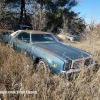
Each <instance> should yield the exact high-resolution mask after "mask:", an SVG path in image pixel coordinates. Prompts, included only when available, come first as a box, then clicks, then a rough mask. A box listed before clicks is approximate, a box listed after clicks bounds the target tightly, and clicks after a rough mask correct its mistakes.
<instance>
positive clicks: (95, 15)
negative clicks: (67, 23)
mask: <svg viewBox="0 0 100 100" xmlns="http://www.w3.org/2000/svg"><path fill="white" fill-rule="evenodd" d="M72 10H73V11H75V12H76V13H77V12H80V14H79V17H82V18H83V19H84V20H85V22H86V23H87V24H90V23H91V21H93V20H94V22H95V24H97V23H100V0H79V4H78V5H77V6H75V7H73V8H72Z"/></svg>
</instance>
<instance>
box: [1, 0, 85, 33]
mask: <svg viewBox="0 0 100 100" xmlns="http://www.w3.org/2000/svg"><path fill="white" fill-rule="evenodd" d="M77 4H78V2H77V1H76V0H0V27H1V28H7V29H16V28H17V26H18V25H19V24H25V25H31V26H32V27H33V29H34V30H42V31H48V32H53V33H59V32H63V33H66V32H68V31H69V32H71V33H73V34H78V33H79V32H83V31H84V29H85V22H84V20H83V19H82V18H79V17H78V15H79V13H75V12H73V11H72V10H71V8H72V7H74V6H77Z"/></svg>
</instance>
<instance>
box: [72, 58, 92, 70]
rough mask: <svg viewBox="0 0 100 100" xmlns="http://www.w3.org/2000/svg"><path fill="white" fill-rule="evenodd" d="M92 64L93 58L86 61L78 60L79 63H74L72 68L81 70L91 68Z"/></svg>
mask: <svg viewBox="0 0 100 100" xmlns="http://www.w3.org/2000/svg"><path fill="white" fill-rule="evenodd" d="M91 63H92V60H91V58H89V59H84V60H78V61H74V62H73V63H72V66H71V68H73V69H79V68H81V67H83V66H89V65H90V64H91Z"/></svg>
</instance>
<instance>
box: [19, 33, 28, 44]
mask: <svg viewBox="0 0 100 100" xmlns="http://www.w3.org/2000/svg"><path fill="white" fill-rule="evenodd" d="M17 38H18V39H19V40H22V41H24V42H27V43H29V42H30V34H29V33H25V32H23V33H21V34H19V35H18V36H17Z"/></svg>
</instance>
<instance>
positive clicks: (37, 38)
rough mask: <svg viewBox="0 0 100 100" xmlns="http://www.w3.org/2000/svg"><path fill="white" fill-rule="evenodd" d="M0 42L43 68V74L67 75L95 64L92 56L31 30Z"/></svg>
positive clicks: (11, 35)
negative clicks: (28, 57)
mask: <svg viewBox="0 0 100 100" xmlns="http://www.w3.org/2000/svg"><path fill="white" fill-rule="evenodd" d="M2 41H3V42H4V43H5V44H7V45H10V46H11V47H12V48H13V49H15V50H18V51H19V52H22V53H24V54H26V55H28V56H30V57H31V58H33V62H34V63H37V64H38V66H39V67H41V66H44V72H47V73H49V72H53V73H56V74H62V75H67V74H71V73H76V72H80V71H81V68H82V67H83V66H84V67H86V68H87V69H89V68H90V67H91V66H93V65H94V64H95V62H93V59H92V58H93V55H92V54H90V53H88V52H86V51H83V50H80V49H77V48H74V47H71V46H68V45H64V44H62V43H60V42H59V41H58V40H57V39H56V38H55V37H54V36H53V34H51V33H47V32H42V31H33V30H18V31H16V32H14V33H12V34H10V35H4V36H3V38H2Z"/></svg>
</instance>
